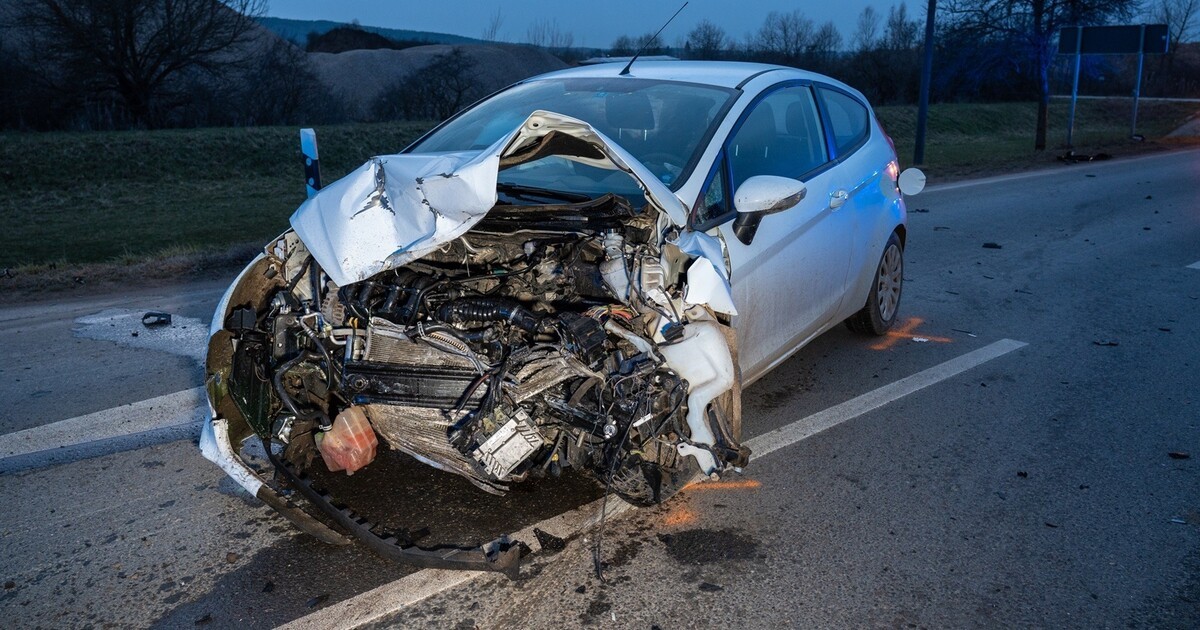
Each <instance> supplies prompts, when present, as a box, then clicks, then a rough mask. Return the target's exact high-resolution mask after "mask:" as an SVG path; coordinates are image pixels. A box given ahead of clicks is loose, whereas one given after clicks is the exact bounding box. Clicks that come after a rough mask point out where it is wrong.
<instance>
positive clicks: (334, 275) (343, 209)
mask: <svg viewBox="0 0 1200 630" xmlns="http://www.w3.org/2000/svg"><path fill="white" fill-rule="evenodd" d="M555 132H557V133H562V134H567V135H569V136H571V137H573V138H577V139H579V140H583V141H584V142H586V143H587V144H588V146H590V147H592V148H594V149H596V150H597V151H598V154H597V153H591V154H589V155H566V154H559V155H561V156H562V157H565V158H567V159H574V160H578V161H581V162H585V163H587V164H590V165H592V166H598V167H601V168H609V169H613V170H621V171H624V172H626V173H628V174H629V175H630V176H632V177H633V178H634V179H635V180H636V181H637V183H638V185H639V186H640V187H641V188H642V190H643V191H645V193H646V198H647V200H648V201H649V202H650V203H652V204H653V205H654V206H656V207H657V208H658V209H659V210H661V211H662V212H663V213H664V214H666V215H667V217H668V218H669V219H670V220H671V221H672V222H674V223H675V224H676V225H683V224H684V222H685V221H686V219H687V208H686V207H685V206H684V204H683V202H682V201H680V200H679V199H678V198H677V197H676V196H675V195H674V193H672V192H671V191H670V189H668V188H667V187H666V186H665V185H663V184H662V182H659V181H658V180H657V179H655V177H654V175H653V174H652V173H651V172H650V171H649V170H648V169H646V167H645V166H643V165H642V164H641V163H640V162H638V161H637V160H636V159H635V158H634V157H633V156H631V155H630V154H629V153H628V152H626V151H625V150H624V149H622V148H621V147H620V146H618V145H617V144H616V143H614V142H612V141H611V140H609V139H608V138H607V137H605V136H604V134H602V133H600V132H599V131H596V130H595V129H594V128H592V126H591V125H589V124H587V123H585V122H583V121H581V120H577V119H574V118H570V117H568V116H563V115H561V114H555V113H553V112H546V111H536V112H534V113H533V114H531V115H530V116H529V118H528V119H526V120H525V122H523V123H521V125H520V126H519V127H517V128H516V129H514V130H513V131H512V132H510V133H509V134H507V135H506V136H505V137H503V138H501V139H500V140H498V141H497V142H496V143H495V144H493V145H492V146H491V147H488V148H487V149H485V150H483V151H481V152H479V153H450V154H437V155H431V154H400V155H385V156H379V157H376V158H373V159H372V160H371V161H370V162H367V163H366V164H364V165H362V166H360V167H359V168H358V169H356V170H355V171H353V172H351V173H350V174H349V175H347V176H346V177H343V178H342V179H340V180H338V181H336V182H334V183H332V184H329V185H328V186H326V187H325V188H324V189H322V190H321V191H320V192H319V193H318V194H317V195H316V196H315V197H313V198H311V199H309V200H307V201H305V202H304V203H303V204H301V206H300V208H299V209H297V210H296V212H295V213H294V214H293V215H292V218H291V223H292V227H293V228H294V229H295V231H296V234H297V235H298V236H299V237H300V239H301V240H302V241H303V242H304V244H305V245H307V246H308V249H309V251H310V252H311V253H312V255H313V257H314V258H316V260H317V262H318V263H320V265H321V267H322V269H324V271H325V272H326V273H327V274H328V275H329V277H330V278H331V279H332V280H333V281H334V282H335V283H337V284H338V285H339V286H344V285H347V284H351V283H354V282H358V281H360V280H365V279H367V278H369V277H371V276H374V275H376V274H378V273H380V272H382V271H386V270H388V269H394V268H396V267H399V266H401V265H404V264H406V263H408V262H411V261H413V260H416V259H418V258H420V257H422V256H424V255H426V254H428V253H429V252H431V251H433V250H434V249H436V248H437V247H440V246H441V245H443V244H445V243H447V242H449V241H452V240H454V239H456V238H458V237H459V236H461V235H462V234H464V233H466V232H467V231H468V230H470V229H471V227H472V226H474V225H475V224H476V223H478V222H479V220H480V219H482V218H483V217H484V215H486V214H487V212H488V211H489V210H491V209H492V207H493V206H494V205H495V204H496V183H497V180H498V178H499V170H500V164H501V160H503V159H504V158H515V159H513V160H509V161H508V164H510V165H511V164H517V163H520V162H521V161H522V160H521V156H522V155H523V154H528V156H529V157H528V158H526V159H537V158H540V157H545V156H544V155H543V154H542V153H540V152H539V151H537V150H536V149H534V150H531V148H532V147H534V145H536V144H537V143H538V141H539V140H540V139H542V138H544V137H546V136H548V135H550V134H551V133H555Z"/></svg>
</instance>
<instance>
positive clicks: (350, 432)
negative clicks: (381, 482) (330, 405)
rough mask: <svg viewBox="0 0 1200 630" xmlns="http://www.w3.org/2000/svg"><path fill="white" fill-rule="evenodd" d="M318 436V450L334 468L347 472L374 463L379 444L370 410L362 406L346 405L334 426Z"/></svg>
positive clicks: (331, 468)
mask: <svg viewBox="0 0 1200 630" xmlns="http://www.w3.org/2000/svg"><path fill="white" fill-rule="evenodd" d="M317 437H318V439H317V450H318V451H321V459H323V460H325V466H327V467H328V468H329V470H330V471H332V472H337V471H339V470H344V471H346V474H347V475H353V474H354V471H356V470H358V469H359V468H362V467H363V466H366V465H367V464H369V463H371V460H373V459H375V448H376V447H377V446H379V440H378V439H376V438H375V431H373V430H372V429H371V423H370V422H368V421H367V414H365V413H363V410H362V409H360V408H359V407H348V408H346V410H345V411H343V412H342V413H339V414H338V415H337V418H335V419H334V421H333V428H332V429H330V430H329V431H326V432H325V433H323V434H318V436H317Z"/></svg>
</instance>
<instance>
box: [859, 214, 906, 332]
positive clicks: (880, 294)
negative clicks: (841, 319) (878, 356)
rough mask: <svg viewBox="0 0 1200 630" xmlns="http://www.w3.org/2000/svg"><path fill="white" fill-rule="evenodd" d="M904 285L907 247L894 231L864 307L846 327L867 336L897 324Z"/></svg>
mask: <svg viewBox="0 0 1200 630" xmlns="http://www.w3.org/2000/svg"><path fill="white" fill-rule="evenodd" d="M903 288H904V248H903V247H901V245H900V237H899V236H897V235H896V234H895V233H894V232H893V233H892V236H891V238H889V239H888V242H887V245H885V246H884V248H883V255H882V256H880V258H879V266H878V267H876V268H875V281H874V282H872V283H871V292H870V293H869V294H868V295H867V303H866V304H864V305H863V307H862V309H861V310H859V311H858V312H857V313H855V314H854V315H851V316H850V317H849V318H848V319H847V320H846V327H848V328H849V329H850V330H853V331H854V332H859V333H863V334H867V335H882V334H884V333H886V332H887V331H888V330H890V329H891V327H892V325H893V324H895V323H896V313H898V312H899V311H900V294H901V291H902V289H903Z"/></svg>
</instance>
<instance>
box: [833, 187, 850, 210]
mask: <svg viewBox="0 0 1200 630" xmlns="http://www.w3.org/2000/svg"><path fill="white" fill-rule="evenodd" d="M848 199H850V193H848V192H846V191H844V190H835V191H833V192H831V193H829V209H830V210H837V209H838V208H841V207H842V206H843V205H844V204H845V203H846V201H847V200H848Z"/></svg>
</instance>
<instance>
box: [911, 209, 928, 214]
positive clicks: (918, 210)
mask: <svg viewBox="0 0 1200 630" xmlns="http://www.w3.org/2000/svg"><path fill="white" fill-rule="evenodd" d="M909 212H922V213H925V212H929V208H913V209H912V210H909Z"/></svg>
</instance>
